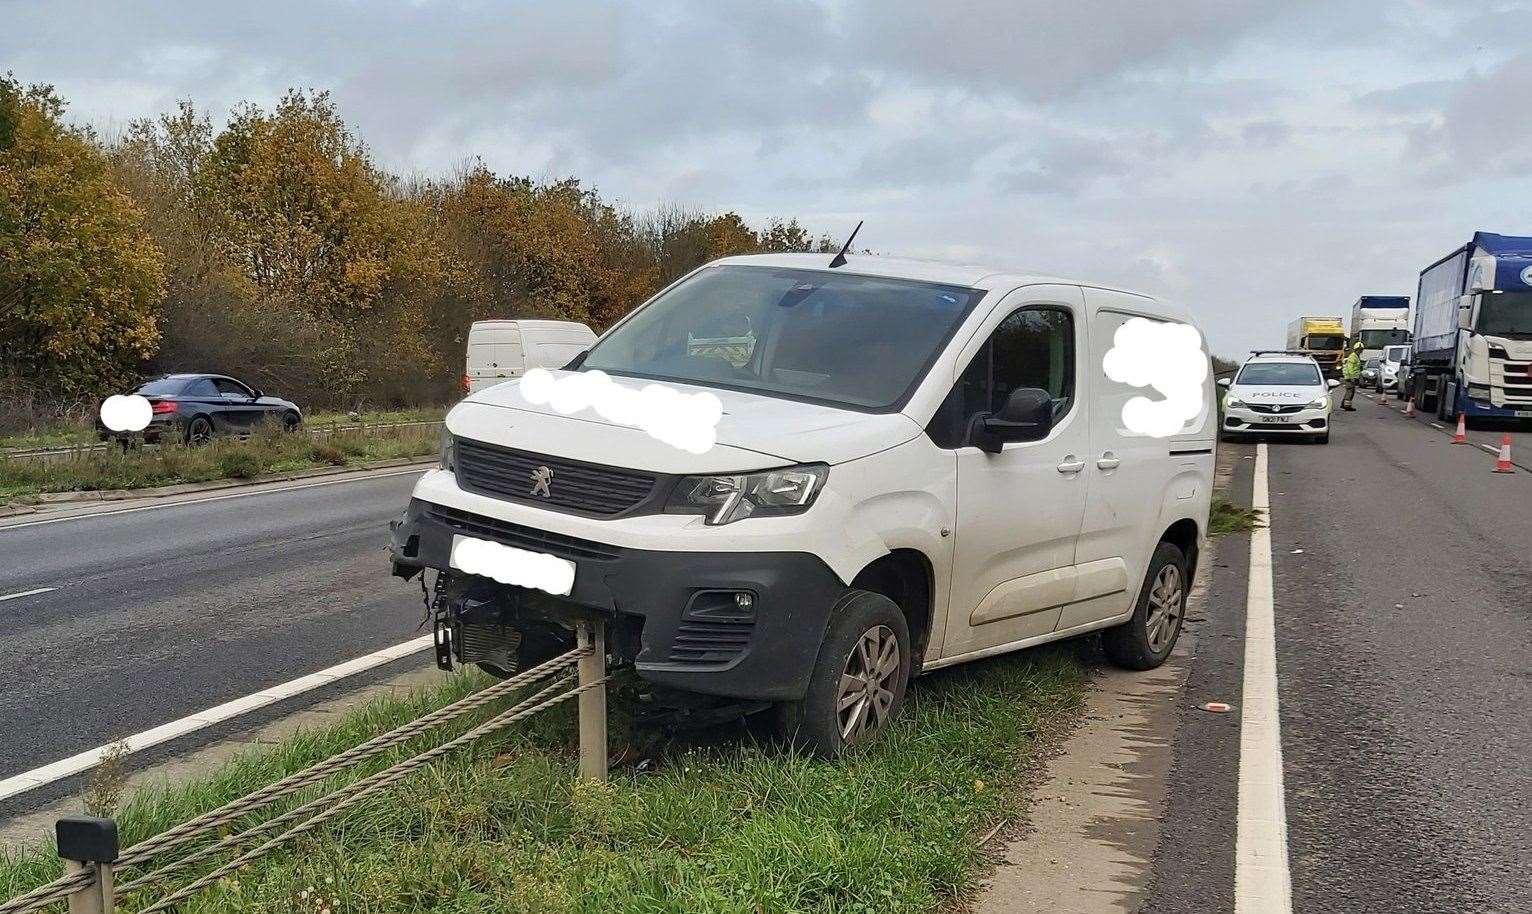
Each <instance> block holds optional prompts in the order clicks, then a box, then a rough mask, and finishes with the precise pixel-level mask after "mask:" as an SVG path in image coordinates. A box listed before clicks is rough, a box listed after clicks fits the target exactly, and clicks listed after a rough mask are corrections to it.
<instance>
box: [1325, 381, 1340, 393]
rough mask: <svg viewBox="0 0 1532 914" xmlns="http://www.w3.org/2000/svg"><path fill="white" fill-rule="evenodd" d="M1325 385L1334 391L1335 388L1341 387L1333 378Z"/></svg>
mask: <svg viewBox="0 0 1532 914" xmlns="http://www.w3.org/2000/svg"><path fill="white" fill-rule="evenodd" d="M1325 384H1326V385H1328V386H1329V388H1330V389H1331V390H1334V389H1335V388H1337V387H1339V386H1340V382H1339V381H1337V380H1335V379H1334V378H1331V379H1330V380H1328V381H1326V382H1325Z"/></svg>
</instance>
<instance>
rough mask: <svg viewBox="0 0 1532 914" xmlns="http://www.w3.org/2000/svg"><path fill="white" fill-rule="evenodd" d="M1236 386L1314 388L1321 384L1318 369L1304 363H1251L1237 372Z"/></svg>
mask: <svg viewBox="0 0 1532 914" xmlns="http://www.w3.org/2000/svg"><path fill="white" fill-rule="evenodd" d="M1234 383H1236V384H1250V385H1257V384H1273V385H1283V386H1297V385H1305V386H1310V387H1312V386H1314V385H1316V384H1323V383H1324V381H1323V380H1321V379H1320V377H1319V368H1318V366H1316V365H1311V364H1308V363H1305V362H1251V363H1249V364H1247V365H1246V366H1245V367H1244V368H1241V369H1240V371H1239V378H1238V379H1237V380H1236V381H1235V382H1234Z"/></svg>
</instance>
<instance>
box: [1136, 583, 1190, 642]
mask: <svg viewBox="0 0 1532 914" xmlns="http://www.w3.org/2000/svg"><path fill="white" fill-rule="evenodd" d="M1184 604H1185V593H1184V590H1183V588H1182V587H1181V569H1180V568H1177V567H1176V566H1175V565H1166V566H1165V567H1164V568H1161V569H1160V573H1159V574H1157V575H1155V576H1154V586H1153V587H1152V588H1150V589H1149V618H1148V619H1146V620H1145V621H1144V632H1145V634H1146V635H1147V637H1148V640H1149V650H1151V651H1153V652H1154V653H1156V654H1158V653H1160V652H1161V651H1163V650H1165V649H1166V648H1167V647H1168V646H1169V645H1170V643H1171V641H1172V640H1173V639H1174V638H1175V636H1176V631H1177V630H1178V629H1179V628H1180V625H1181V613H1182V610H1183V608H1184Z"/></svg>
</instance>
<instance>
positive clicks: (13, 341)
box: [0, 76, 165, 396]
mask: <svg viewBox="0 0 1532 914" xmlns="http://www.w3.org/2000/svg"><path fill="white" fill-rule="evenodd" d="M63 113H64V103H63V101H62V100H60V99H59V98H58V97H57V96H56V95H55V94H54V92H53V90H52V88H51V87H49V86H32V87H30V88H25V87H23V86H22V85H21V84H20V83H18V82H17V81H16V80H15V79H14V78H12V77H9V76H7V77H5V78H3V79H0V364H3V369H0V373H4V374H9V375H19V376H24V377H28V378H30V379H33V380H35V381H36V382H37V383H39V384H43V385H47V386H48V387H50V388H51V389H53V390H55V391H57V392H58V393H61V394H63V395H70V396H78V395H81V394H90V393H99V392H102V391H104V390H106V389H108V388H110V387H111V386H113V385H115V384H120V383H123V382H125V381H127V380H129V379H131V378H132V376H133V373H134V370H135V368H136V367H137V366H138V364H139V363H140V362H141V361H142V360H144V359H146V358H148V357H149V356H151V355H153V353H154V351H155V347H156V346H157V344H158V342H159V330H158V327H157V325H156V320H155V315H156V309H157V306H158V304H159V300H160V297H161V295H162V294H163V292H164V285H165V278H164V261H163V257H162V256H161V253H160V251H159V250H158V249H157V248H156V247H155V245H154V244H153V242H152V241H151V240H150V238H149V235H148V234H147V232H146V231H145V230H144V227H143V214H142V212H141V211H140V210H139V208H138V207H137V206H135V205H134V203H133V201H132V200H131V199H130V198H129V197H128V196H127V195H126V194H125V193H123V191H122V190H121V188H119V187H118V185H117V184H116V183H115V181H114V179H113V174H112V171H111V169H110V167H109V165H108V162H107V159H106V156H105V155H104V154H103V153H102V151H101V149H100V147H99V145H98V144H97V142H96V139H95V137H94V135H93V134H92V133H91V132H90V131H88V130H85V129H81V128H75V127H69V126H66V125H64V124H63V123H62V118H63Z"/></svg>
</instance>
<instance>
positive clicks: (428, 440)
mask: <svg viewBox="0 0 1532 914" xmlns="http://www.w3.org/2000/svg"><path fill="white" fill-rule="evenodd" d="M439 435H440V432H439V431H438V430H437V429H435V428H431V427H418V426H416V427H406V428H381V429H367V430H355V431H339V432H335V433H333V434H328V435H320V436H316V437H310V436H308V435H304V434H286V433H283V432H282V431H280V430H278V429H275V428H263V429H261V430H260V431H257V432H256V433H255V434H253V435H251V436H250V437H249V438H246V439H243V440H241V439H234V438H218V439H215V440H214V441H213V442H212V443H210V444H207V445H204V446H202V447H189V446H185V445H178V444H177V445H165V446H161V447H152V448H139V449H134V450H129V451H123V450H121V449H118V448H108V449H106V450H103V451H90V452H84V453H81V454H79V455H77V456H72V457H70V458H68V459H60V460H0V499H5V498H17V497H24V496H28V495H38V494H41V493H44V492H82V491H86V492H89V491H101V490H106V489H142V488H148V487H151V486H163V485H172V484H175V483H182V482H207V481H209V480H213V479H249V478H251V477H255V476H262V475H265V474H267V473H283V472H291V471H293V470H303V469H312V468H314V467H321V466H341V467H343V466H354V465H356V464H360V463H367V462H369V461H373V460H387V459H390V458H398V457H419V456H424V455H427V454H432V453H435V452H436V448H437V446H438V443H439V442H438V439H439Z"/></svg>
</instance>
